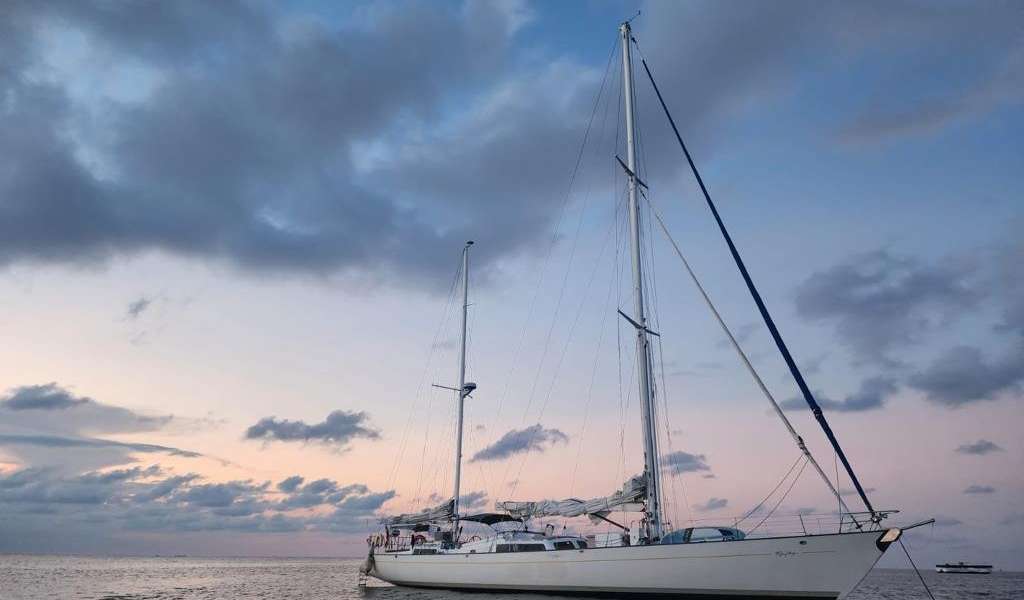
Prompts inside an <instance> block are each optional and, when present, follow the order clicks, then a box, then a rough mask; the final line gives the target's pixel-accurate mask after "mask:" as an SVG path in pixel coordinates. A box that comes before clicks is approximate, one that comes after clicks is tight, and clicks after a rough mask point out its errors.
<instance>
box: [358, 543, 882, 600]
mask: <svg viewBox="0 0 1024 600" xmlns="http://www.w3.org/2000/svg"><path fill="white" fill-rule="evenodd" d="M883 534H884V532H881V531H873V532H864V533H848V534H836V535H817V536H805V537H786V538H767V539H746V540H737V541H726V542H711V543H693V544H673V545H652V546H627V547H620V548H590V549H585V550H558V551H547V552H518V553H515V552H513V553H483V554H454V553H453V554H436V555H411V554H404V553H403V554H399V553H394V554H388V553H382V554H377V555H376V556H375V557H374V565H373V569H372V571H371V573H370V574H371V575H373V576H375V577H377V578H379V579H382V580H384V581H387V582H390V583H394V584H396V585H406V586H415V587H429V588H445V589H465V590H491V591H495V590H508V591H533V592H556V593H575V594H594V595H613V596H625V595H649V596H676V597H688V598H712V597H728V598H744V597H757V598H761V597H770V598H840V599H841V598H844V597H846V595H847V594H849V593H850V591H852V590H853V589H854V588H855V587H856V586H857V584H858V583H860V581H861V579H863V578H864V576H865V575H866V574H867V573H868V571H870V570H871V568H872V567H873V566H874V565H875V563H876V562H877V561H878V559H879V558H881V556H882V554H883V553H884V552H885V547H886V546H887V544H878V543H876V542H877V541H878V540H879V538H880V537H881V536H882V535H883Z"/></svg>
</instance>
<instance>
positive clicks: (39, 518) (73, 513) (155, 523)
mask: <svg viewBox="0 0 1024 600" xmlns="http://www.w3.org/2000/svg"><path fill="white" fill-rule="evenodd" d="M164 475H166V474H165V473H164V470H163V469H161V468H159V467H157V466H151V467H147V468H142V467H132V468H128V469H114V470H107V471H90V472H85V473H80V474H74V475H66V474H65V475H62V474H60V473H58V472H57V471H56V470H54V469H49V468H44V469H37V468H30V469H20V470H18V471H14V472H12V473H4V474H0V511H2V512H3V514H4V515H5V516H6V517H7V518H5V519H3V520H0V550H10V549H17V548H18V547H19V544H22V543H23V541H24V540H25V539H26V538H25V536H24V534H25V533H26V532H31V531H36V532H38V531H52V530H54V529H55V528H56V529H59V530H60V531H62V533H63V534H64V535H65V536H93V537H95V536H108V535H110V534H112V533H129V532H133V533H159V532H176V533H180V532H198V531H238V532H253V533H256V532H273V531H303V530H310V531H357V530H361V529H363V528H364V527H365V520H366V519H367V518H370V517H373V516H374V514H375V513H376V511H378V510H379V509H380V507H381V506H382V505H383V504H384V503H385V502H387V500H389V499H390V498H393V497H394V495H395V492H394V490H388V491H385V492H372V491H371V490H369V488H367V487H366V486H365V485H363V484H348V485H344V486H343V485H340V484H338V482H336V481H333V480H318V481H326V484H319V485H318V486H317V487H318V489H320V490H322V491H323V490H335V491H337V492H342V491H344V493H345V494H346V496H345V498H344V499H343V500H342V499H337V500H336V501H332V500H331V497H330V496H329V495H328V496H325V497H324V498H323V499H322V502H320V503H319V504H314V505H304V506H301V507H296V508H295V509H282V508H281V507H280V506H279V505H278V504H276V503H275V502H273V499H272V497H273V496H274V495H275V494H278V493H279V492H277V491H274V490H273V489H272V488H271V486H270V483H269V482H264V483H256V482H253V481H251V480H236V481H225V482H214V481H207V480H205V479H204V478H203V477H201V476H199V475H197V474H195V473H189V474H185V475H170V476H164ZM15 533H18V534H19V535H14V534H15Z"/></svg>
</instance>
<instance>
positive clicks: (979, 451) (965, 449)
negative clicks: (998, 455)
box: [956, 440, 1003, 456]
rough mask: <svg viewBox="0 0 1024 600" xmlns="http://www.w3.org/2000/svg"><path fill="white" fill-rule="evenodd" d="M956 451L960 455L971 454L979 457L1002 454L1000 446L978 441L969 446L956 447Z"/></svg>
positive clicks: (987, 441) (986, 441)
mask: <svg viewBox="0 0 1024 600" xmlns="http://www.w3.org/2000/svg"><path fill="white" fill-rule="evenodd" d="M956 451H957V452H959V453H960V454H972V455H975V456H981V455H984V454H990V453H992V452H1002V451H1003V448H1002V446H1000V445H998V444H996V443H995V442H990V441H989V440H978V441H976V442H972V443H970V444H963V445H960V446H957V448H956Z"/></svg>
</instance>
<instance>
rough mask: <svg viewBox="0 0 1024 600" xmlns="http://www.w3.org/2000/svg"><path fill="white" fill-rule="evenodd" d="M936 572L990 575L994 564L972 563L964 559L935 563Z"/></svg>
mask: <svg viewBox="0 0 1024 600" xmlns="http://www.w3.org/2000/svg"><path fill="white" fill-rule="evenodd" d="M935 572H936V573H959V574H961V575H990V574H991V573H992V565H972V564H968V563H965V562H963V561H960V562H957V563H945V564H941V565H935Z"/></svg>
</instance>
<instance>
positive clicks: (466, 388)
mask: <svg viewBox="0 0 1024 600" xmlns="http://www.w3.org/2000/svg"><path fill="white" fill-rule="evenodd" d="M472 245H473V242H472V241H469V242H466V245H465V246H464V247H463V248H462V335H461V337H460V342H459V387H458V388H456V389H455V393H456V394H458V402H459V406H458V409H457V412H458V417H457V419H458V421H457V426H456V428H455V491H454V493H453V496H452V499H453V500H452V502H453V504H452V507H453V509H452V541H453V542H455V543H458V535H459V488H460V486H461V484H462V413H463V408H464V406H465V404H466V396H468V395H469V394H470V393H471V392H472V391H473V390H475V389H476V384H474V383H469V384H467V383H466V317H467V313H468V312H469V247H470V246H472Z"/></svg>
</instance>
